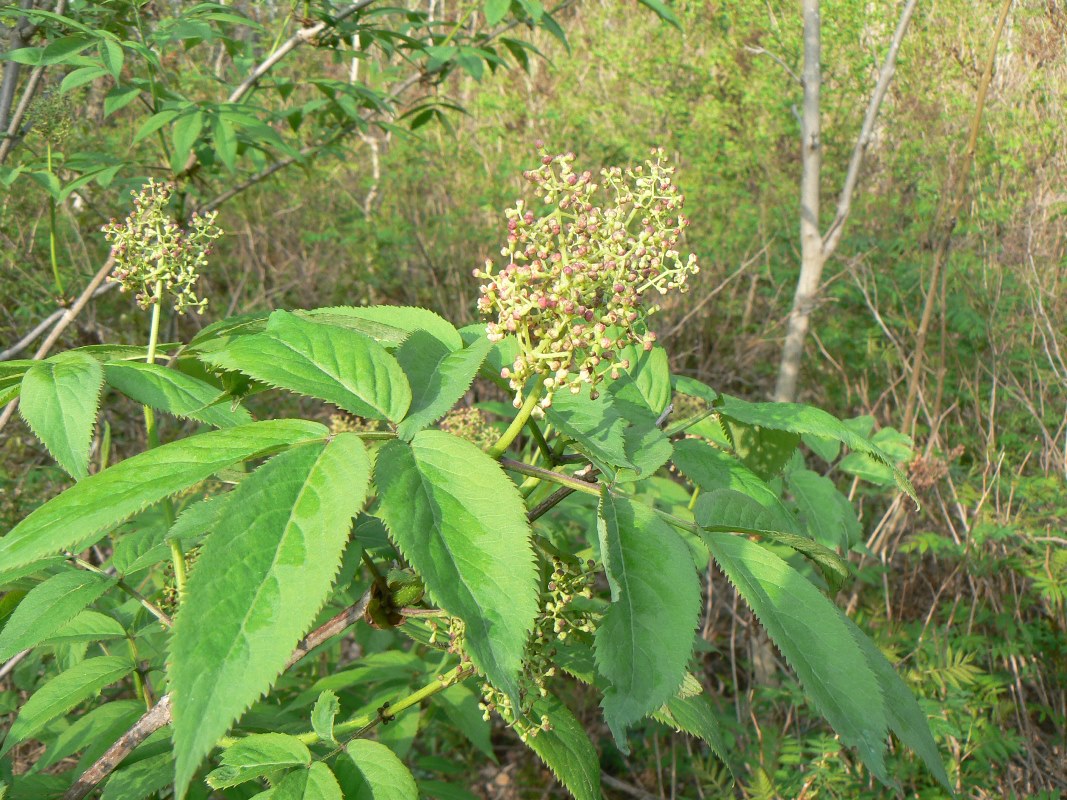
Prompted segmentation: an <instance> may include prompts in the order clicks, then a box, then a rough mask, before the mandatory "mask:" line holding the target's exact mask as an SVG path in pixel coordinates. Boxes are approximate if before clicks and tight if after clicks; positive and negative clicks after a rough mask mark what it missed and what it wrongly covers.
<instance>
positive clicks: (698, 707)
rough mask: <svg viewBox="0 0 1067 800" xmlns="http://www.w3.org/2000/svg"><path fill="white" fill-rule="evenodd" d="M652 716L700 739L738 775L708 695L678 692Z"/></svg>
mask: <svg viewBox="0 0 1067 800" xmlns="http://www.w3.org/2000/svg"><path fill="white" fill-rule="evenodd" d="M652 718H653V719H655V720H656V721H658V722H662V723H663V724H664V725H670V726H671V727H672V728H674V729H675V730H679V731H685V732H686V733H688V734H689V735H690V736H695V737H696V738H698V739H700V740H701V741H702V742H704V743H705V744H706V745H707V746H708V747H710V748H711V752H713V753H714V754H715V755H716V756H718V758H719V760H720V761H721V762H722V763H723V764H725V765H726V767H727V768H728V769H729V770H730V772H731V773H732V774H733V775H734V776H735V777H736V775H737V772H736V771H735V768H734V764H733V761H732V759H731V758H730V751H729V748H728V747H727V746H726V739H725V737H724V736H723V733H722V728H721V727H720V726H719V720H718V718H717V717H716V716H715V711H714V710H713V709H712V707H711V703H710V702H709V701H708V698H707V696H706V695H705V694H703V693H701V694H696V695H693V696H691V697H681V696H679V695H675V696H674V697H672V698H671V699H670V700H668V701H667V703H666V705H664V706H663V707H662V708H660V709H659V710H658V711H656V712H654V713H653V714H652Z"/></svg>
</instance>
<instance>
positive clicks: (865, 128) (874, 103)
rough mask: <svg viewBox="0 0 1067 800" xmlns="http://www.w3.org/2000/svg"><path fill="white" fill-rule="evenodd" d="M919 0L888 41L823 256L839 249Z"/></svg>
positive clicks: (909, 5) (907, 8)
mask: <svg viewBox="0 0 1067 800" xmlns="http://www.w3.org/2000/svg"><path fill="white" fill-rule="evenodd" d="M917 3H918V0H908V2H907V5H905V6H904V10H903V11H901V12H900V19H899V20H898V22H897V29H896V31H895V32H894V33H893V40H892V42H890V44H889V51H888V52H887V53H886V54H885V60H884V61H883V62H882V69H881V71H880V74H879V76H878V83H877V84H876V85H875V87H874V92H873V93H872V94H871V101H870V102H869V103H868V104H867V113H866V115H864V117H863V125H862V126H861V127H860V135H859V137H858V138H857V139H856V146H855V147H853V148H852V158H851V159H850V160H849V162H848V173H847V174H846V175H845V184H844V186H842V187H841V195H840V196H839V197H838V199H837V214H836V215H835V216H834V221H833V222H832V223H830V227H829V228H828V229H827V231H826V233H825V234H824V235H823V237H822V252H823V258H824V259H826V258H829V257H830V256H831V255H832V254H833V252H834V250H836V249H837V244H838V242H840V241H841V232H842V231H843V230H844V228H845V220H847V219H848V214H849V211H851V210H852V195H853V193H854V192H855V191H856V184H857V183H858V181H859V175H860V168H861V167H862V166H863V157H864V155H866V153H867V146H868V145H869V144H870V142H871V134H872V132H873V131H874V121H875V119H876V118H877V117H878V110H879V109H880V108H881V106H882V101H883V100H884V99H885V95H886V92H887V91H889V84H890V82H891V81H892V80H893V73H894V72H895V71H896V68H897V53H898V52H899V51H900V43H901V42H902V41H903V40H904V32H905V31H907V29H908V23H909V22H911V16H912V13H913V12H914V11H915V6H916V4H917Z"/></svg>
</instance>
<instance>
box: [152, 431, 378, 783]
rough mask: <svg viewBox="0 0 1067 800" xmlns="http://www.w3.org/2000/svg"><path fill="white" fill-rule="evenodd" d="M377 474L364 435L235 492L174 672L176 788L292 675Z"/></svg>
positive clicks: (301, 457)
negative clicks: (292, 659)
mask: <svg viewBox="0 0 1067 800" xmlns="http://www.w3.org/2000/svg"><path fill="white" fill-rule="evenodd" d="M369 477H370V457H369V455H368V454H367V451H366V448H364V446H363V443H362V441H361V440H360V439H359V437H358V436H356V435H355V434H347V433H342V434H339V435H337V436H335V437H334V438H333V439H332V440H331V441H330V442H329V443H328V444H327V445H326V446H325V447H322V446H320V445H308V446H305V447H299V448H295V449H293V450H290V451H288V452H286V453H282V454H281V455H278V456H275V457H274V458H273V459H271V460H270V461H268V462H267V463H266V464H264V465H263V466H262V467H260V468H259V469H258V470H256V471H255V472H254V473H252V475H250V476H249V477H248V478H246V479H245V480H244V481H242V482H241V483H240V484H239V485H238V486H237V488H236V489H234V490H233V492H232V494H231V496H230V498H229V501H228V504H227V514H226V516H225V517H224V518H223V519H222V520H221V521H220V522H219V524H218V527H217V528H216V530H215V532H214V534H212V535H211V536H210V537H209V538H208V540H207V542H206V544H205V545H204V549H203V550H202V552H201V555H200V558H199V559H198V561H197V565H196V569H194V570H193V571H192V574H191V575H190V576H189V582H188V584H187V592H186V595H185V600H184V602H183V603H182V606H181V610H180V611H179V612H178V615H177V617H176V618H175V620H174V631H173V636H172V638H171V644H170V660H169V665H168V675H169V678H170V682H171V695H172V697H173V702H174V748H175V782H176V789H177V792H176V793H177V795H178V796H179V797H181V796H183V795H184V793H185V790H186V788H187V787H188V785H189V781H190V780H191V778H192V776H193V773H194V772H195V770H196V768H197V766H198V765H199V763H200V760H201V759H202V758H203V757H204V756H205V755H206V754H207V753H208V752H209V751H210V750H211V748H212V747H213V746H214V744H215V742H216V741H217V740H218V739H219V737H220V736H222V735H223V734H224V733H225V732H226V730H227V729H228V728H229V727H230V725H231V724H232V723H233V721H234V720H235V719H237V717H239V716H240V715H241V713H242V712H244V711H245V710H246V709H247V708H248V707H249V706H250V705H251V704H252V703H253V702H255V700H256V699H258V698H259V697H260V696H261V695H263V694H264V693H266V692H267V690H268V689H269V688H270V686H271V684H272V683H273V681H274V679H275V678H276V677H277V676H278V675H279V673H281V671H282V669H283V668H284V667H285V664H286V662H287V661H288V659H289V656H290V654H291V653H292V652H293V649H294V648H295V647H296V645H297V642H298V641H299V639H300V636H301V635H302V634H303V633H304V632H305V631H306V630H307V629H308V627H309V626H310V625H311V624H312V622H313V621H314V618H315V614H316V613H318V611H319V609H320V608H321V607H322V604H323V603H324V602H325V600H326V597H327V595H328V593H329V590H330V585H331V583H332V582H333V579H334V576H335V575H336V573H337V569H338V567H339V566H340V563H341V554H342V551H343V550H344V547H345V544H346V543H347V541H348V532H349V529H350V528H351V526H352V518H353V517H354V516H355V515H356V514H357V513H359V510H360V508H361V507H362V506H363V500H364V498H365V497H366V491H367V485H368V480H369Z"/></svg>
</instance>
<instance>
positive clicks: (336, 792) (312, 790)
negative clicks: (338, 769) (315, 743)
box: [299, 761, 344, 800]
mask: <svg viewBox="0 0 1067 800" xmlns="http://www.w3.org/2000/svg"><path fill="white" fill-rule="evenodd" d="M299 800H344V798H343V796H342V794H341V786H340V785H339V784H338V783H337V778H335V777H334V774H333V773H332V772H331V771H330V768H329V767H328V766H326V765H325V764H323V763H322V762H321V761H316V762H315V763H314V764H312V765H311V769H309V770H308V773H307V781H306V782H305V783H304V794H303V796H302V797H301V798H299Z"/></svg>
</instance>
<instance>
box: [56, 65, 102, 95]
mask: <svg viewBox="0 0 1067 800" xmlns="http://www.w3.org/2000/svg"><path fill="white" fill-rule="evenodd" d="M105 75H107V70H106V69H104V68H103V67H97V66H88V67H78V68H77V69H73V70H71V71H70V72H68V73H67V74H66V75H64V76H63V80H62V81H60V82H59V93H60V94H66V93H67V92H69V91H70V90H71V89H77V88H78V87H79V86H84V85H85V84H87V83H92V82H93V81H95V80H96V79H97V78H102V77H104V76H105Z"/></svg>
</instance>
